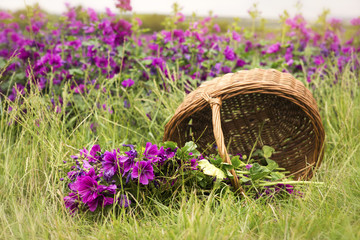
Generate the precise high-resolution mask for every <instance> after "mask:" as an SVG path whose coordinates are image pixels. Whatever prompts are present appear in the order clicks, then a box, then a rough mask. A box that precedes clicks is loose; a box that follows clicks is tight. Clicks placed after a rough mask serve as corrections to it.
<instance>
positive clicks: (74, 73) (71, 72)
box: [69, 68, 84, 76]
mask: <svg viewBox="0 0 360 240" xmlns="http://www.w3.org/2000/svg"><path fill="white" fill-rule="evenodd" d="M69 73H70V74H71V75H78V76H82V75H83V74H84V72H83V71H82V70H81V69H78V68H73V69H69Z"/></svg>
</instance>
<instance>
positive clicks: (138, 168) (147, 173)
mask: <svg viewBox="0 0 360 240" xmlns="http://www.w3.org/2000/svg"><path fill="white" fill-rule="evenodd" d="M155 146H156V145H155ZM131 177H132V178H138V179H139V182H140V183H141V184H143V185H148V184H149V180H154V177H155V175H154V169H153V167H152V165H151V161H140V162H137V163H136V164H135V166H134V168H133V171H132V173H131Z"/></svg>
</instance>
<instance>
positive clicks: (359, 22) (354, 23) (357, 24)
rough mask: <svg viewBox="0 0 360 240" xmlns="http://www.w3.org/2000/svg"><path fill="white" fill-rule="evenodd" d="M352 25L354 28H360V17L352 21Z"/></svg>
mask: <svg viewBox="0 0 360 240" xmlns="http://www.w3.org/2000/svg"><path fill="white" fill-rule="evenodd" d="M350 23H351V25H353V26H360V17H357V18H353V19H351V21H350Z"/></svg>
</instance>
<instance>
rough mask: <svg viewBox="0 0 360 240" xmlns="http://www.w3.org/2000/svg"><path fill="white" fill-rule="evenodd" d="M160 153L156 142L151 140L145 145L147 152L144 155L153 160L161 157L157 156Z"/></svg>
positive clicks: (155, 160)
mask: <svg viewBox="0 0 360 240" xmlns="http://www.w3.org/2000/svg"><path fill="white" fill-rule="evenodd" d="M158 154H159V150H158V147H157V145H156V144H154V145H153V144H151V142H147V143H146V146H145V152H144V154H143V155H144V156H145V157H146V158H147V159H149V160H150V161H152V162H157V161H158V160H159V157H158V156H157V155H158Z"/></svg>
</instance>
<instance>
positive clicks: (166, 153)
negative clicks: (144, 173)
mask: <svg viewBox="0 0 360 240" xmlns="http://www.w3.org/2000/svg"><path fill="white" fill-rule="evenodd" d="M176 151H177V148H175V149H174V150H172V149H171V148H167V149H166V150H165V149H164V147H161V148H160V149H159V152H158V157H159V161H158V162H159V163H160V164H162V163H164V162H165V161H167V160H168V159H169V158H173V157H174V156H175V153H176Z"/></svg>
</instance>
